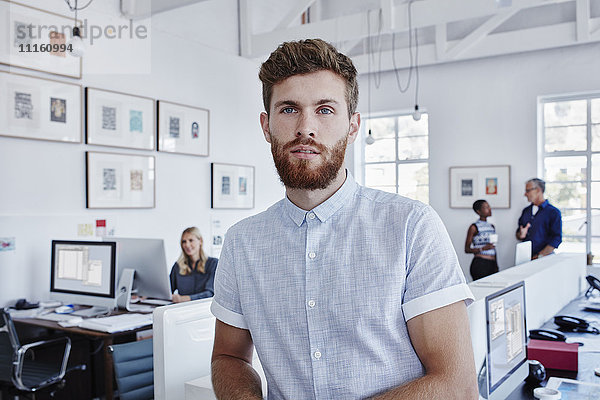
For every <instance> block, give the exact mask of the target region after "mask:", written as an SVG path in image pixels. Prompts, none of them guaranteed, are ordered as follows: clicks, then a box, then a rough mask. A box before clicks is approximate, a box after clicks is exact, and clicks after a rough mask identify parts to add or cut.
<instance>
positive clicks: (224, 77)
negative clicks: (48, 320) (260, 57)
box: [0, 0, 283, 305]
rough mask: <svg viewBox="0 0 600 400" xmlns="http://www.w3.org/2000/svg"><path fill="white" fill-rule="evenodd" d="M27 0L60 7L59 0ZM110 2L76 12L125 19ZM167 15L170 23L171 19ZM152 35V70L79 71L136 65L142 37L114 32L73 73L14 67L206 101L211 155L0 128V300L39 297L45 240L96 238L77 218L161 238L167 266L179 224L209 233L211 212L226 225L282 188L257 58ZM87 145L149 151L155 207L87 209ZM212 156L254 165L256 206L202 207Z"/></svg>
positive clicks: (44, 289) (45, 277) (175, 250)
mask: <svg viewBox="0 0 600 400" xmlns="http://www.w3.org/2000/svg"><path fill="white" fill-rule="evenodd" d="M26 3H27V4H30V5H33V6H37V7H40V8H44V9H47V10H54V11H58V12H61V13H63V14H66V11H65V8H66V6H65V3H64V1H62V0H51V1H48V0H45V1H41V0H37V1H34V0H31V1H27V2H26ZM118 3H119V2H118V1H116V0H115V1H111V2H105V1H103V2H94V3H93V4H92V6H91V7H90V10H86V13H85V15H84V17H86V18H88V19H89V20H90V21H93V22H94V23H106V22H107V21H111V22H115V21H117V22H120V23H125V22H126V21H125V20H124V19H123V18H121V17H120V13H119V9H118ZM161 19H162V22H165V19H168V15H166V14H163V15H161ZM172 23H173V25H174V26H176V24H177V21H176V20H174V21H172ZM151 40H152V47H151V65H150V67H151V73H140V74H115V73H110V74H98V73H93V74H92V73H87V72H86V71H102V70H103V69H106V70H107V71H113V72H114V71H115V70H117V71H118V68H115V65H135V63H136V62H139V60H140V59H142V58H143V57H144V56H145V55H146V54H145V53H144V49H143V46H142V47H127V45H126V44H125V43H122V42H120V41H118V40H113V41H111V42H106V43H103V44H102V45H101V46H97V47H96V46H91V47H88V52H87V54H86V57H85V59H84V63H83V78H82V79H81V80H80V81H79V80H73V79H68V78H60V77H55V76H52V75H48V74H43V73H35V72H28V71H25V70H21V71H19V72H21V73H25V74H30V75H36V76H43V77H48V78H51V79H57V80H64V81H69V82H76V83H81V84H82V85H83V86H92V87H97V88H103V89H110V90H117V91H121V92H125V93H130V94H137V95H142V96H148V97H152V98H155V99H163V100H169V101H174V102H178V103H183V104H189V105H194V106H199V107H204V108H208V109H209V110H210V113H211V114H210V156H209V157H194V156H186V155H176V154H167V153H159V152H156V151H155V152H148V151H135V150H127V149H118V148H110V147H103V146H91V145H85V144H66V143H55V142H46V141H35V140H24V139H15V138H8V137H0V171H2V178H0V237H16V251H9V252H0V305H3V304H6V303H8V302H10V301H12V300H14V299H15V298H19V297H27V298H28V299H34V300H35V299H44V298H47V295H48V288H49V276H50V272H49V268H50V241H51V239H84V240H95V239H96V238H90V237H78V236H77V224H82V223H93V222H94V221H95V219H97V218H101V219H104V218H105V219H107V223H108V225H109V229H110V228H114V229H115V235H116V236H125V237H150V238H163V239H165V246H166V252H167V261H168V264H169V265H168V268H170V266H171V265H172V263H173V262H174V261H175V259H176V258H177V257H178V255H179V252H180V250H179V238H180V234H181V231H182V229H183V228H185V227H188V226H191V225H196V226H198V227H199V228H200V230H201V231H202V232H203V233H204V236H205V238H208V237H209V234H210V219H211V217H215V218H219V219H220V220H221V221H222V224H223V226H224V227H225V228H227V227H229V226H230V225H232V224H233V223H234V222H236V221H238V220H240V219H242V218H244V217H246V216H249V215H252V214H255V213H257V212H260V211H262V210H264V209H266V208H267V207H268V206H269V205H270V204H272V203H274V202H275V201H277V200H279V199H280V198H281V197H282V195H283V189H282V186H281V185H280V184H279V182H278V180H277V177H276V173H275V168H274V166H273V163H272V159H271V155H270V151H269V147H268V145H267V143H266V142H265V141H264V139H263V136H262V133H261V131H260V125H259V122H258V115H259V113H260V111H261V110H262V106H261V97H260V85H259V81H258V78H257V72H258V65H257V64H256V63H254V62H251V61H248V60H245V59H242V58H239V57H236V56H233V55H228V54H225V53H223V52H220V51H217V50H215V49H212V48H209V47H206V46H203V45H200V44H198V43H196V42H193V41H186V40H182V39H180V38H177V37H175V36H172V35H171V34H169V33H166V32H164V31H162V30H153V31H152V36H151ZM0 69H2V70H5V71H6V70H7V69H8V68H6V67H4V66H0ZM88 150H93V151H102V152H117V153H130V154H144V155H153V156H155V157H156V171H157V175H156V208H154V209H139V210H135V209H134V210H87V209H86V208H85V152H86V151H88ZM211 162H225V163H236V164H246V165H253V166H255V167H256V170H255V172H256V175H255V180H256V191H255V192H256V193H255V205H256V206H255V208H254V209H252V210H242V211H230V210H212V209H211V208H210V163H211ZM208 250H210V248H208Z"/></svg>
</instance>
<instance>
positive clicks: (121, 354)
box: [108, 339, 154, 400]
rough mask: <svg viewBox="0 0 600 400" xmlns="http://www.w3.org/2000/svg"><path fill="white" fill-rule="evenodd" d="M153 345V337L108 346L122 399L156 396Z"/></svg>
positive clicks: (144, 399)
mask: <svg viewBox="0 0 600 400" xmlns="http://www.w3.org/2000/svg"><path fill="white" fill-rule="evenodd" d="M152 347H153V346H152V339H146V340H139V341H136V342H130V343H123V344H113V345H112V346H109V347H108V350H109V352H110V353H111V354H112V359H113V364H114V370H115V381H116V382H117V388H118V390H119V398H120V399H121V400H150V399H152V398H154V379H153V374H152V372H153V357H152Z"/></svg>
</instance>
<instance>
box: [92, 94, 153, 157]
mask: <svg viewBox="0 0 600 400" xmlns="http://www.w3.org/2000/svg"><path fill="white" fill-rule="evenodd" d="M85 110H86V111H85V122H86V124H85V132H86V136H85V137H86V139H85V140H86V143H87V144H98V145H102V146H114V147H126V148H129V149H140V150H154V149H155V143H156V138H155V136H154V132H155V129H154V121H155V116H154V99H151V98H149V97H141V96H135V95H130V94H125V93H118V92H112V91H110V90H102V89H96V88H90V87H86V88H85Z"/></svg>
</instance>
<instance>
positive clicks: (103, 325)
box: [79, 313, 152, 333]
mask: <svg viewBox="0 0 600 400" xmlns="http://www.w3.org/2000/svg"><path fill="white" fill-rule="evenodd" d="M150 324H152V315H151V314H135V313H128V314H119V315H113V316H110V317H103V318H88V319H85V320H83V321H82V322H81V323H80V324H79V327H80V328H84V329H91V330H94V331H101V332H108V333H114V332H122V331H128V330H131V329H135V328H140V327H142V326H146V325H150Z"/></svg>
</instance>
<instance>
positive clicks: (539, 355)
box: [527, 339, 579, 371]
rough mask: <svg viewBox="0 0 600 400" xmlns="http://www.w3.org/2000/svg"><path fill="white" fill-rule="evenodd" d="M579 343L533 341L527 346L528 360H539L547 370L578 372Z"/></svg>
mask: <svg viewBox="0 0 600 400" xmlns="http://www.w3.org/2000/svg"><path fill="white" fill-rule="evenodd" d="M578 351H579V345H578V344H577V343H565V342H555V341H551V340H535V339H531V340H530V341H529V344H528V345H527V358H528V359H529V360H538V361H539V362H541V363H542V365H543V366H544V367H545V368H551V369H562V370H566V371H577V369H578V368H577V367H578V364H577V355H578Z"/></svg>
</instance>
